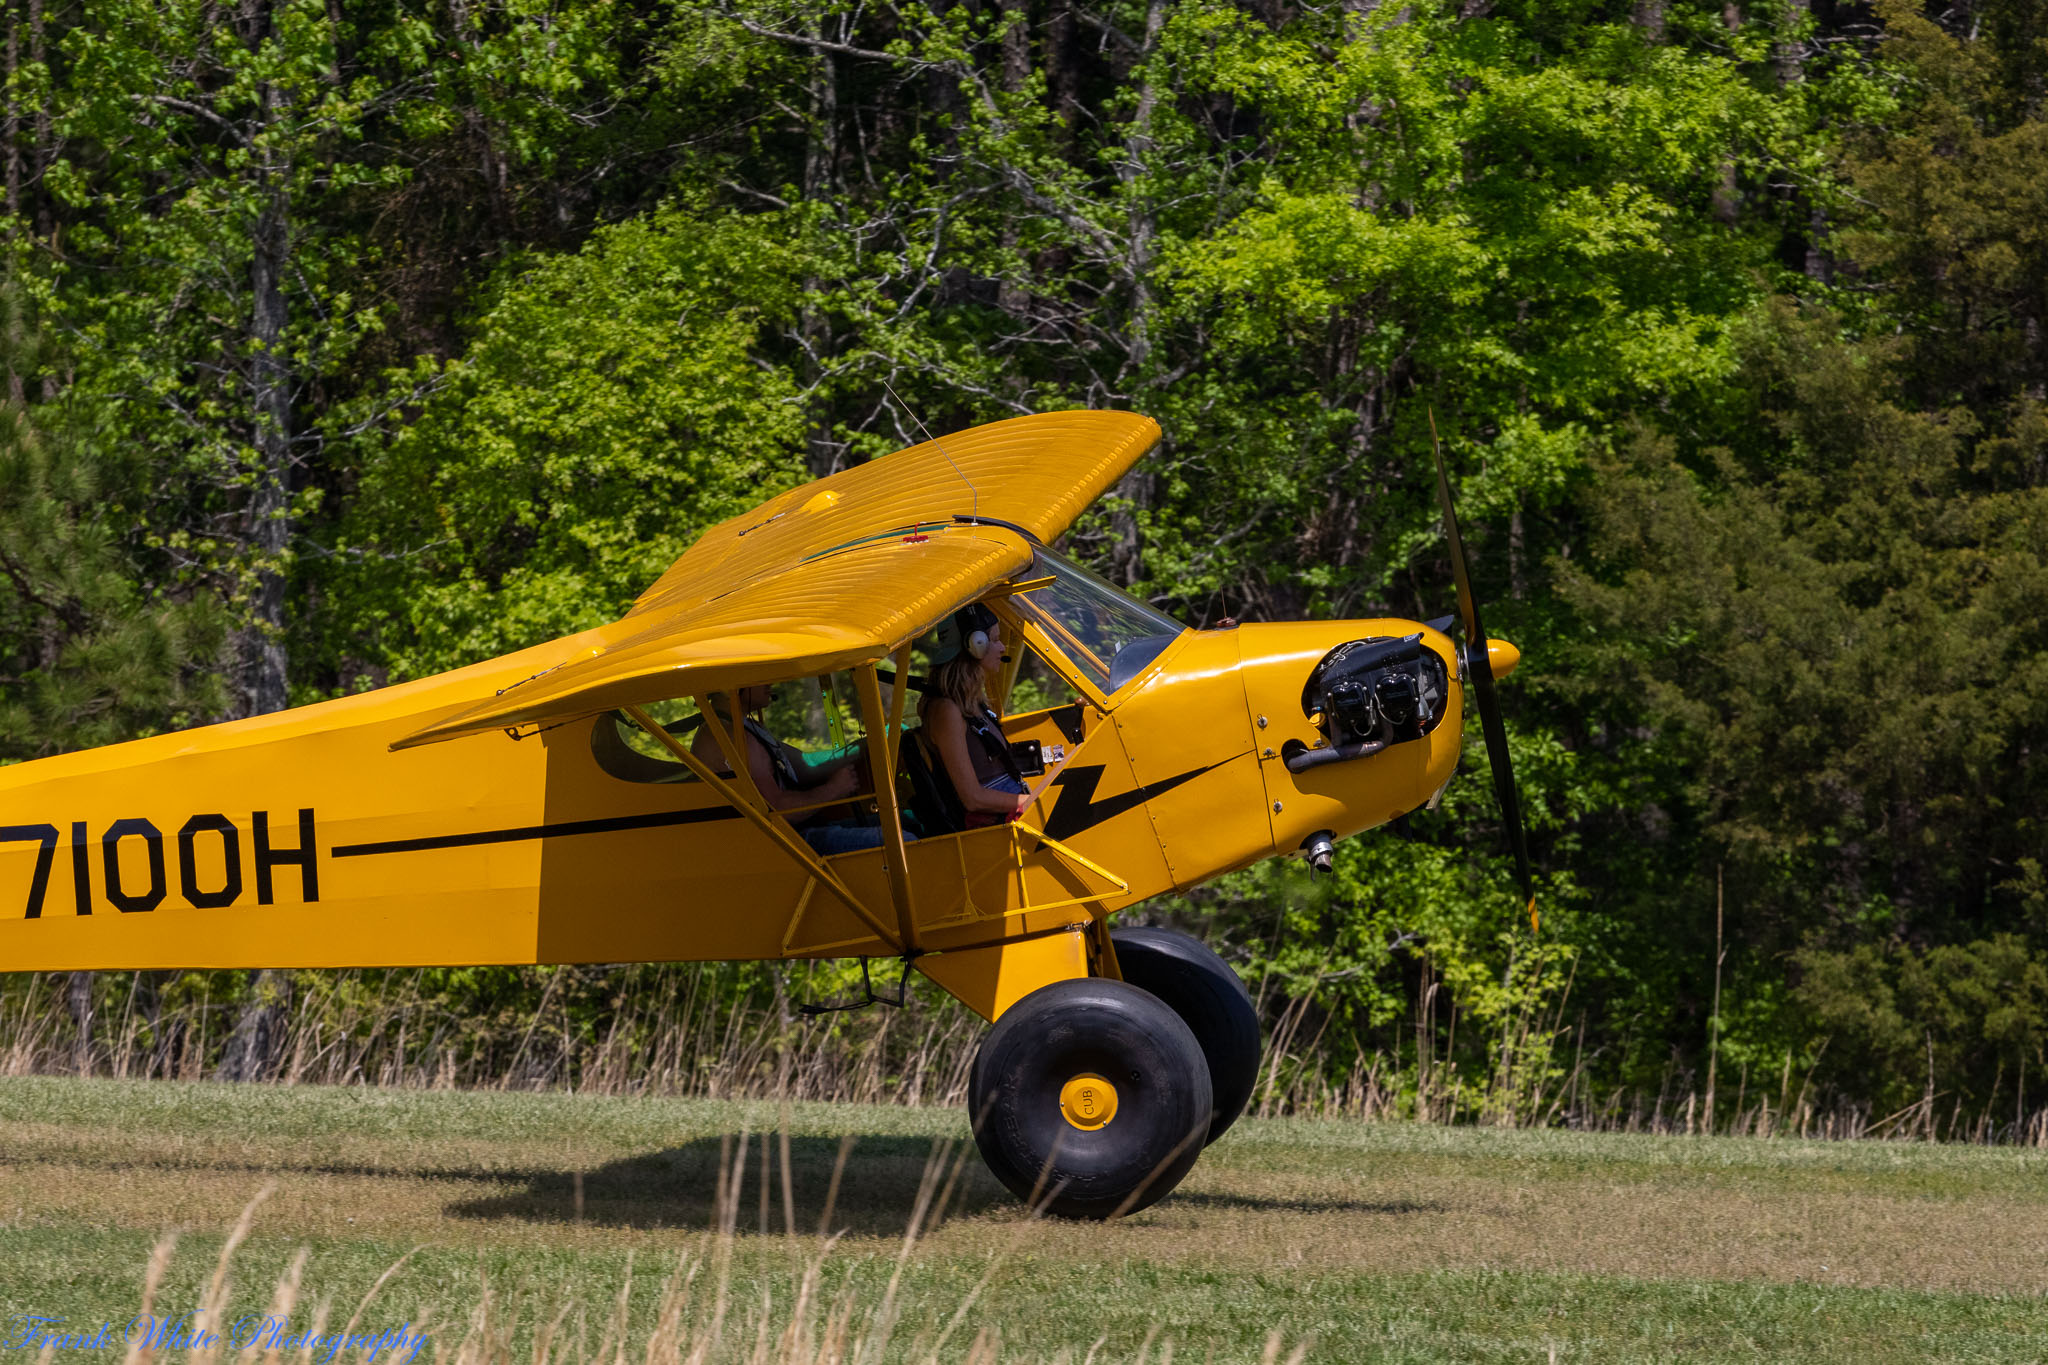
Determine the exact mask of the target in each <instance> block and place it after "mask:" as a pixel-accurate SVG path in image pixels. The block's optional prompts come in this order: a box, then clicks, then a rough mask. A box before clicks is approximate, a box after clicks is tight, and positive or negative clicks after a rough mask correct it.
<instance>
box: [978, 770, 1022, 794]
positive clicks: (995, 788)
mask: <svg viewBox="0 0 2048 1365" xmlns="http://www.w3.org/2000/svg"><path fill="white" fill-rule="evenodd" d="M981 785H982V787H983V788H985V789H986V790H988V791H992V792H1008V793H1009V794H1010V795H1012V796H1022V795H1023V794H1024V793H1025V792H1028V791H1030V790H1031V788H1029V787H1027V786H1025V785H1024V784H1023V783H1022V782H1019V781H1018V780H1017V779H1016V778H1014V777H1012V776H1010V775H1009V774H1008V773H1004V774H1003V775H1002V776H1001V777H991V778H990V779H989V780H988V781H986V782H984V783H982V784H981Z"/></svg>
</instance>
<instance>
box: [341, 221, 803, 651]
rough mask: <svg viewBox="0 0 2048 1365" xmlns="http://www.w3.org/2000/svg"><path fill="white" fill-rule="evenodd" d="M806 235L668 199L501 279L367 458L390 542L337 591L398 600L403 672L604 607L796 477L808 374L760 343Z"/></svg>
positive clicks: (795, 226) (789, 289)
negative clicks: (469, 329) (797, 377)
mask: <svg viewBox="0 0 2048 1365" xmlns="http://www.w3.org/2000/svg"><path fill="white" fill-rule="evenodd" d="M801 233H802V223H801V220H800V219H798V218H796V217H795V216H793V215H792V216H789V217H783V216H780V215H758V216H753V217H742V216H739V215H736V214H731V213H726V212H692V211H689V210H686V209H683V208H679V207H669V208H665V209H662V210H660V211H659V212H656V213H654V214H651V215H649V216H648V217H645V218H641V219H634V220H630V221H627V222H624V223H621V224H618V225H617V226H615V227H611V228H607V229H604V230H603V231H601V232H599V233H597V234H595V235H594V236H592V237H591V238H590V240H589V241H588V242H587V243H586V244H585V245H584V247H583V249H582V250H581V251H579V252H577V253H575V254H572V255H562V256H553V257H547V258H543V259H539V260H536V261H534V262H532V264H531V266H530V268H529V269H527V270H525V271H523V272H522V273H520V274H518V275H517V276H516V277H514V278H512V279H510V280H509V281H508V282H507V283H506V286H505V289H504V292H503V294H502V295H501V297H500V298H499V299H498V300H497V302H496V303H495V304H494V305H493V306H492V307H491V308H490V310H489V311H488V312H486V313H485V314H484V315H483V316H482V317H481V318H480V319H479V320H478V323H477V326H476V334H475V338H474V340H473V341H472V343H471V345H470V347H469V350H468V352H467V353H466V354H465V355H464V356H463V357H462V358H461V359H459V360H456V361H453V362H450V363H449V364H448V365H447V366H446V367H445V368H444V369H443V370H442V371H441V372H440V373H439V374H438V375H432V376H431V378H432V380H433V381H434V383H435V386H436V391H435V392H434V395H433V397H432V398H430V399H429V400H428V401H427V402H426V404H425V405H424V407H423V409H422V410H421V412H420V414H419V416H418V418H417V419H416V420H415V421H413V422H412V423H411V424H409V425H408V426H407V427H406V428H405V429H404V430H403V431H402V432H401V433H399V434H398V435H397V436H396V438H395V439H393V440H392V441H391V442H390V443H389V444H388V446H386V447H384V448H382V449H379V450H378V451H377V452H376V453H375V454H374V456H373V458H372V460H371V461H370V462H369V464H368V466H367V468H366V470H365V476H364V478H365V483H364V492H363V496H362V498H361V500H360V501H359V502H358V504H357V506H356V508H355V509H354V515H353V519H352V524H351V530H352V531H353V532H354V533H355V534H356V535H359V536H360V537H361V538H362V540H363V542H364V543H365V545H366V547H367V548H370V549H372V550H373V551H381V552H383V553H382V554H379V555H376V556H373V557H371V558H369V559H367V560H366V561H365V562H366V563H368V564H369V565H371V566H372V568H371V569H370V571H369V572H368V573H366V574H364V575H361V576H360V579H366V580H368V581H367V582H362V583H361V586H360V588H358V586H357V583H355V582H350V581H348V580H343V581H342V582H341V583H340V584H338V585H337V589H336V590H337V591H339V592H343V593H347V592H350V591H352V590H361V591H366V592H368V593H370V594H372V597H371V600H372V601H373V602H374V603H375V605H376V607H377V608H379V609H381V610H382V611H387V612H389V613H390V616H391V618H392V628H391V629H390V632H389V635H388V636H387V639H388V641H389V643H388V645H387V646H386V648H387V649H388V653H387V655H386V663H387V666H388V667H389V668H390V669H391V671H392V672H393V674H394V675H396V676H418V675H421V674H425V673H433V672H438V671H440V670H442V669H447V668H455V667H459V666H461V665H462V664H464V663H466V662H469V661H472V660H474V659H477V658H484V657H489V656H491V655H494V654H501V653H505V652H508V651H510V650H513V649H519V648H523V647H525V646H527V645H530V644H537V643H540V642H542V641H545V640H550V639H553V638H555V637H556V636H558V635H563V634H567V633H569V632H572V631H576V630H581V629H585V628H587V627H590V626H595V625H599V624H602V623H603V622H606V621H609V620H611V619H613V618H614V617H617V616H619V615H621V614H623V613H624V611H625V610H626V608H627V607H628V606H630V605H631V604H632V600H633V599H634V598H635V597H637V596H638V595H639V594H640V592H641V591H643V590H644V589H645V588H646V587H647V585H648V584H650V583H652V582H653V581H654V580H655V578H657V577H658V576H659V575H660V574H661V571H662V570H663V569H665V568H667V567H668V565H669V563H670V561H672V560H674V559H675V558H676V557H677V556H678V555H680V554H681V553H682V552H683V551H684V550H685V549H687V548H688V547H689V545H690V543H691V542H692V541H693V540H695V539H696V538H697V535H698V534H699V533H700V532H701V531H703V530H704V528H705V527H707V526H709V525H711V524H713V523H715V522H718V521H722V520H724V519H725V518H727V517H731V516H736V515H738V514H739V513H741V512H743V511H745V510H746V509H747V508H749V507H751V506H753V505H754V504H755V503H757V502H759V501H760V500H761V499H762V498H764V497H766V496H768V495H770V494H772V493H774V492H777V491H779V490H780V489H781V488H783V487H786V486H787V485H789V484H791V483H793V482H796V481H797V478H798V473H797V471H798V468H799V463H798V458H797V454H796V452H797V451H798V449H799V448H800V442H801V439H802V431H803V414H802V410H801V407H800V406H799V402H798V394H797V389H796V383H795V381H794V379H793V378H792V376H791V375H790V374H789V372H788V371H787V370H786V369H785V368H783V367H780V366H775V365H762V364H758V363H756V359H755V354H756V351H757V349H758V347H759V345H760V342H761V339H762V335H763V333H764V332H765V331H767V330H768V329H770V328H772V327H774V326H775V325H777V324H778V323H783V322H786V321H787V320H788V319H789V317H790V316H791V314H792V312H793V311H794V308H795V306H796V294H797V288H796V284H795V279H796V277H797V273H798V271H799V270H800V268H801V265H802V257H801V255H800V254H799V252H798V250H797V249H796V248H795V247H793V246H792V244H791V238H792V236H796V237H800V236H801ZM358 581H359V582H360V580H358ZM348 600H353V599H348ZM358 629H360V624H358Z"/></svg>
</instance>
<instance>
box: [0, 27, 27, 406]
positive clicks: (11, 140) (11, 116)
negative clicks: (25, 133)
mask: <svg viewBox="0 0 2048 1365" xmlns="http://www.w3.org/2000/svg"><path fill="white" fill-rule="evenodd" d="M20 67H21V23H20V21H19V20H17V19H16V18H15V17H14V5H13V3H12V0H9V3H8V6H7V76H6V79H7V112H6V118H5V121H4V127H0V136H4V137H5V138H6V139H7V240H8V242H10V243H12V242H13V241H14V234H15V233H16V231H18V230H19V224H20V222H21V100H20V99H19V98H18V97H17V96H16V95H15V93H14V73H15V72H16V71H18V70H19V69H20ZM10 282H11V281H10ZM6 303H7V343H8V344H7V397H8V399H9V400H10V401H12V402H15V403H23V402H26V401H27V400H28V390H27V388H26V387H25V386H24V383H23V380H22V374H21V371H20V370H18V369H16V368H15V363H16V358H17V357H18V356H19V355H20V354H21V338H22V319H21V310H20V308H19V307H18V306H17V304H16V302H15V300H13V299H12V298H10V299H8V300H7V301H6Z"/></svg>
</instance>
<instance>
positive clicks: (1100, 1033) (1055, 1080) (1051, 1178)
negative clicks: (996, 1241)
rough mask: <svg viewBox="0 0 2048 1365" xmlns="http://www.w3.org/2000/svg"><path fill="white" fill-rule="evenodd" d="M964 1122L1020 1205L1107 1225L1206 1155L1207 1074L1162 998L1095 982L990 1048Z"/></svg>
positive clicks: (1001, 1024) (1023, 1015)
mask: <svg viewBox="0 0 2048 1365" xmlns="http://www.w3.org/2000/svg"><path fill="white" fill-rule="evenodd" d="M968 1113H969V1115H970V1117H971V1118H972V1120H973V1123H974V1140H975V1142H976V1144H977V1145H978V1146H979V1147H980V1148H981V1155H982V1159H983V1160H985V1161H986V1162H988V1168H989V1169H990V1170H991V1171H993V1172H994V1173H995V1176H996V1178H997V1179H998V1180H1000V1181H1002V1182H1003V1184H1004V1185H1006V1186H1008V1187H1009V1189H1010V1190H1011V1192H1012V1193H1014V1194H1015V1195H1016V1196H1017V1197H1018V1198H1020V1199H1023V1200H1026V1201H1035V1203H1036V1204H1037V1205H1038V1206H1040V1207H1042V1208H1044V1209H1045V1210H1046V1211H1047V1212H1048V1213H1052V1214H1057V1215H1058V1216H1060V1217H1063V1218H1109V1217H1112V1216H1115V1215H1119V1214H1124V1213H1132V1212H1135V1211H1137V1210H1138V1209H1142V1208H1144V1207H1146V1206H1147V1205H1148V1204H1151V1203H1154V1202H1155V1201H1157V1200H1159V1199H1161V1198H1163V1197H1164V1196H1165V1195H1166V1194H1167V1193H1168V1192H1169V1191H1171V1190H1172V1189H1173V1187H1174V1186H1176V1185H1178V1184H1180V1182H1181V1179H1182V1177H1184V1176H1186V1175H1187V1173H1188V1170H1189V1168H1190V1167H1192V1166H1193V1165H1194V1164H1195V1158H1196V1157H1198V1156H1200V1155H1201V1153H1202V1146H1203V1138H1204V1136H1205V1135H1206V1134H1207V1133H1208V1130H1209V1126H1210V1120H1211V1118H1212V1117H1213V1114H1212V1102H1211V1098H1210V1090H1209V1066H1208V1062H1207V1061H1206V1060H1205V1059H1204V1058H1203V1056H1202V1048H1201V1045H1200V1044H1199V1043H1197V1042H1196V1041H1195V1035H1194V1033H1193V1032H1192V1031H1191V1030H1190V1029H1189V1028H1188V1026H1187V1025H1186V1024H1185V1023H1184V1022H1182V1020H1181V1017H1180V1016H1179V1015H1178V1014H1176V1013H1174V1011H1173V1010H1172V1009H1170V1008H1168V1006H1167V1005H1166V1004H1165V1002H1163V1001H1161V1000H1160V999H1159V998H1158V997H1156V996H1154V995H1151V994H1149V993H1148V992H1146V991H1143V990H1141V989H1139V988H1138V987H1136V986H1133V985H1130V984H1129V983H1127V982H1122V981H1109V980H1104V979H1102V978H1099V977H1090V978H1086V979H1083V980H1078V981H1056V982H1054V983H1053V984H1052V985H1050V986H1041V987H1039V988H1038V989H1037V990H1035V991H1033V992H1032V993H1031V994H1029V995H1027V996H1025V997H1024V998H1023V999H1022V1000H1020V1001H1018V1002H1017V1003H1016V1004H1015V1005H1012V1006H1011V1007H1010V1008H1009V1010H1008V1011H1007V1012H1005V1013H1004V1014H1003V1016H1002V1018H1000V1019H998V1020H997V1021H996V1024H995V1027H994V1028H992V1029H990V1030H989V1034H988V1037H987V1038H985V1039H983V1040H982V1044H981V1052H980V1054H979V1055H978V1056H977V1057H976V1058H975V1063H974V1072H973V1075H972V1078H971V1080H970V1082H969V1085H968Z"/></svg>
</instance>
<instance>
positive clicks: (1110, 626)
mask: <svg viewBox="0 0 2048 1365" xmlns="http://www.w3.org/2000/svg"><path fill="white" fill-rule="evenodd" d="M1021 577H1025V578H1041V579H1043V578H1049V579H1051V580H1052V581H1051V582H1049V583H1046V584H1045V585H1044V586H1042V587H1038V588H1033V589H1031V590H1030V591H1028V592H1021V593H1018V594H1017V595H1016V596H1015V597H1013V598H1011V599H1010V600H1011V601H1012V602H1013V603H1014V604H1015V605H1016V607H1017V609H1018V610H1019V611H1020V612H1022V613H1023V614H1024V615H1025V616H1026V617H1027V618H1028V619H1031V620H1033V621H1036V622H1037V623H1038V624H1039V625H1040V626H1041V627H1043V628H1044V630H1045V633H1046V634H1047V635H1048V636H1049V637H1051V639H1052V642H1053V644H1055V645H1057V646H1058V647H1059V649H1060V652H1061V653H1063V654H1065V655H1066V656H1067V658H1069V659H1070V660H1072V661H1073V664H1074V666H1075V667H1076V668H1078V669H1080V670H1081V671H1082V672H1083V673H1085V674H1087V675H1088V678H1089V680H1090V681H1091V682H1093V683H1094V684H1095V685H1096V686H1097V687H1099V688H1101V689H1102V690H1103V691H1104V692H1105V693H1107V692H1114V691H1116V690H1117V689H1118V688H1120V687H1122V686H1123V685H1124V684H1125V683H1127V682H1129V681H1130V680H1131V679H1133V678H1135V677H1137V676H1138V675H1139V674H1140V673H1142V672H1144V671H1145V668H1146V665H1148V664H1150V663H1151V662H1152V661H1153V660H1154V659H1156V658H1158V657H1159V654H1160V651H1161V650H1163V649H1165V648H1166V647H1167V646H1168V645H1170V644H1172V643H1173V642H1174V640H1175V639H1177V638H1179V636H1180V634H1181V632H1182V631H1184V630H1186V629H1187V627H1186V626H1184V625H1182V624H1181V623H1180V622H1178V621H1176V620H1174V619H1173V618H1172V617H1171V616H1168V615H1166V614H1165V613H1163V612H1158V611H1154V610H1153V609H1152V608H1150V607H1148V606H1146V605H1145V604H1144V603H1143V602H1139V601H1137V600H1136V599H1134V598H1132V597H1129V596H1127V595H1126V594H1124V593H1122V592H1119V591H1118V590H1117V589H1115V588H1113V587H1111V586H1110V585H1109V584H1108V583H1106V582H1104V581H1103V580H1102V579H1100V578H1098V577H1096V576H1095V575H1094V574H1092V573H1090V572H1088V570H1086V569H1084V568H1082V567H1081V566H1080V565H1078V564H1075V563H1073V562H1072V561H1070V560H1067V559H1064V558H1062V557H1061V556H1059V555H1056V554H1054V553H1052V551H1050V550H1040V551H1039V552H1038V560H1037V562H1036V563H1035V564H1033V565H1032V567H1031V569H1030V570H1029V571H1028V573H1026V574H1024V575H1021Z"/></svg>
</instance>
